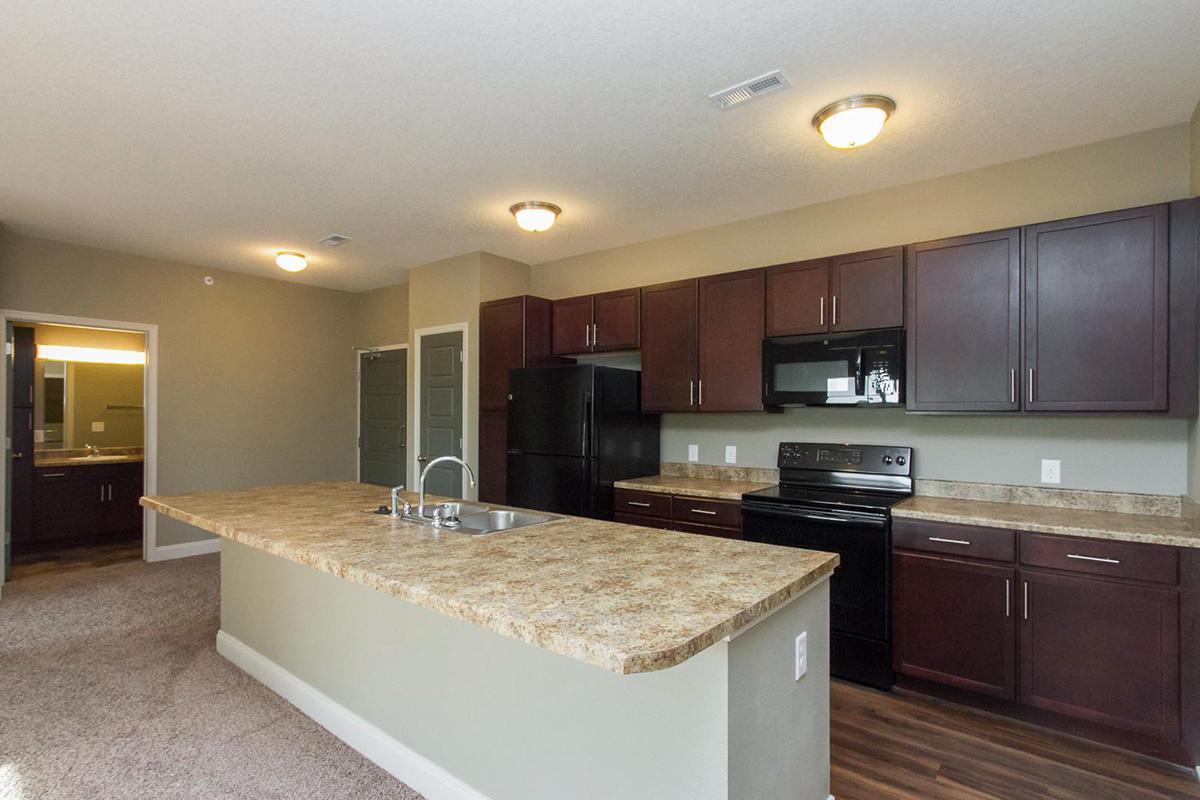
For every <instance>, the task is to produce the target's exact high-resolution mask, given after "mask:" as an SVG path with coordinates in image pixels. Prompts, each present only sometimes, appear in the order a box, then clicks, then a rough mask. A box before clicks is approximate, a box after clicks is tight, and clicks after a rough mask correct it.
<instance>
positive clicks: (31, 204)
mask: <svg viewBox="0 0 1200 800" xmlns="http://www.w3.org/2000/svg"><path fill="white" fill-rule="evenodd" d="M3 20H4V22H3V24H2V25H0V54H2V55H0V115H2V116H0V166H2V168H3V171H2V172H0V175H2V177H0V221H3V223H4V224H6V225H8V226H9V227H11V228H12V229H14V230H16V231H19V232H24V233H28V234H32V235H37V236H45V237H50V238H57V239H65V240H68V241H74V242H79V243H83V244H90V245H95V246H99V247H106V248H111V249H115V250H122V251H127V252H133V253H139V254H144V255H150V256H157V257H163V258H170V259H175V260H180V261H187V262H191V263H196V264H203V265H209V266H214V267H222V268H226V269H233V270H240V271H244V272H250V273H255V274H260V275H266V276H271V277H279V278H285V279H286V280H291V281H297V282H303V283H312V284H317V285H322V286H329V287H334V288H340V289H348V290H360V289H367V288H372V287H376V286H382V285H386V284H389V283H395V282H397V281H400V280H403V279H404V271H405V269H407V268H409V267H412V266H415V265H418V264H422V263H426V262H429V261H433V260H436V259H439V258H444V257H447V256H451V255H455V254H459V253H464V252H470V251H475V250H487V251H490V252H494V253H498V254H500V255H504V256H508V257H510V258H515V259H518V260H521V261H526V262H530V263H538V262H543V261H547V260H551V259H555V258H560V257H563V256H568V255H573V254H577V253H582V252H588V251H591V250H596V249H601V248H606V247H613V246H617V245H621V244H627V243H630V242H636V241H642V240H646V239H652V238H656V237H659V236H664V235H669V234H673V233H679V232H683V231H686V230H692V229H696V228H702V227H706V226H709V225H714V224H719V223H723V222H729V221H733V220H737V219H743V218H746V217H752V216H757V215H760V214H765V213H770V212H773V211H779V210H783V209H787V208H794V207H797V206H802V205H806V204H809V203H813V202H819V201H822V200H827V199H831V198H834V197H840V196H845V195H849V194H855V193H858V192H863V191H869V190H872V189H876V188H881V187H884V186H890V185H896V184H901V183H907V182H910V181H915V180H921V179H924V178H929V177H933V176H936V175H943V174H948V173H952V172H959V171H962V170H966V169H972V168H975V167H981V166H985V165H988V164H994V163H999V162H1003V161H1009V160H1012V159H1015V158H1021V157H1025V156H1030V155H1035V154H1038V153H1044V152H1049V151H1052V150H1058V149H1061V148H1065V147H1070V146H1073V145H1077V144H1084V143H1087V142H1092V141H1097V140H1101V139H1107V138H1111V137H1115V136H1119V135H1122V134H1127V133H1134V132H1137V131H1142V130H1147V129H1150V128H1156V127H1160V126H1164V125H1169V124H1172V123H1178V122H1182V121H1184V120H1186V119H1187V118H1188V117H1189V115H1190V114H1191V111H1192V109H1193V108H1194V107H1195V105H1196V101H1197V99H1200V97H1198V95H1200V47H1197V46H1196V41H1197V38H1196V37H1197V33H1198V31H1200V15H1198V14H1197V5H1196V2H1195V0H1178V1H1177V2H1171V1H1168V0H1158V1H1156V0H1148V1H1147V2H1139V3H1130V2H1128V0H1092V1H1091V2H1082V1H1081V0H1063V1H1060V2H1047V1H1046V0H1042V1H1041V2H1026V1H1025V0H1010V1H1009V2H983V1H982V0H972V2H956V3H946V2H912V1H911V0H905V1H897V0H887V1H886V2H881V1H879V0H860V2H855V3H842V4H838V3H824V2H822V3H816V2H807V1H804V0H801V1H799V2H798V1H797V0H753V2H749V1H748V0H721V1H720V2H695V0H692V1H691V2H680V1H679V0H657V1H656V2H651V3H647V2H645V0H636V2H635V1H634V0H606V1H605V2H602V3H597V2H594V1H593V0H588V1H586V2H585V1H584V0H557V2H554V3H524V4H514V3H500V2H481V1H480V0H448V1H439V2H432V3H431V2H419V3H418V2H409V1H408V0H341V2H338V3H332V2H328V0H287V2H283V0H257V2H254V3H246V2H244V0H211V1H210V2H205V3H171V2H165V3H164V2H161V0H160V1H159V2H149V1H148V0H146V1H144V2H135V1H134V0H108V1H107V2H103V3H77V2H76V3H62V2H26V3H14V2H10V3H5V4H4V9H3ZM775 68H783V69H784V70H785V71H786V73H787V75H788V77H789V79H790V80H791V82H792V84H793V85H792V88H790V89H788V90H787V91H784V92H778V93H775V94H772V95H769V96H767V97H764V98H762V99H760V100H757V101H755V102H753V103H750V104H748V105H746V106H743V107H740V108H736V109H734V110H731V111H725V112H722V111H718V110H716V109H715V107H713V106H712V105H711V104H710V103H709V101H708V99H707V95H708V93H710V92H712V91H715V90H718V89H723V88H725V87H726V86H728V85H730V84H732V83H736V82H738V81H740V80H743V79H746V78H750V77H754V76H756V75H759V74H761V73H764V72H767V71H769V70H772V69H775ZM860 92H876V93H884V94H888V95H890V96H892V97H894V98H895V99H896V101H897V103H898V105H899V109H898V111H897V113H896V115H895V117H894V118H893V120H892V122H891V123H889V125H888V127H887V129H886V130H885V131H884V134H883V135H882V136H881V137H880V138H879V139H878V140H877V141H876V142H875V143H874V144H873V145H871V146H870V147H868V148H865V149H862V150H858V151H852V152H838V151H834V150H832V149H830V148H828V147H826V146H825V145H824V144H823V143H822V142H821V141H820V140H819V139H818V138H817V136H816V135H815V133H814V132H813V131H812V129H811V127H810V125H809V120H810V118H811V116H812V114H813V113H814V112H815V111H816V110H817V109H818V108H820V107H821V106H822V105H824V104H825V103H826V102H828V101H830V100H834V99H836V98H839V97H842V96H844V95H848V94H853V93H860ZM524 199H545V200H550V201H552V202H555V203H558V204H559V205H561V206H562V207H563V208H564V213H563V215H562V217H561V219H560V222H559V224H558V225H557V226H556V227H555V228H554V229H553V230H552V231H550V232H549V233H547V234H541V235H532V234H527V233H523V232H521V231H520V230H518V229H517V227H516V225H515V224H513V220H512V218H511V216H510V215H509V214H508V211H507V209H508V206H509V205H510V204H511V203H513V202H515V201H518V200H524ZM334 232H337V233H344V234H347V235H349V236H352V237H353V239H354V241H353V242H351V243H350V244H348V245H345V246H343V247H342V248H340V249H337V250H329V249H325V248H320V247H317V246H316V242H317V240H319V239H321V238H322V237H324V236H325V235H326V234H329V233H334ZM277 249H300V250H304V251H306V252H308V253H309V254H310V255H311V256H312V266H310V268H309V269H308V270H307V271H305V272H303V273H299V274H298V275H295V276H290V275H286V276H285V275H284V274H283V273H282V272H281V271H279V270H278V269H276V268H275V267H274V266H273V265H272V263H271V260H270V254H271V253H272V252H273V251H274V250H277Z"/></svg>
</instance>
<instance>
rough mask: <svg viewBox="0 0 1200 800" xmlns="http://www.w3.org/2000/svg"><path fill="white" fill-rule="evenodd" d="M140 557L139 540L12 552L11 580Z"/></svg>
mask: <svg viewBox="0 0 1200 800" xmlns="http://www.w3.org/2000/svg"><path fill="white" fill-rule="evenodd" d="M141 557H142V540H141V539H135V540H132V541H129V542H118V543H114V544H101V545H94V546H92V547H72V548H69V549H66V550H55V551H52V552H49V553H37V554H35V555H25V556H14V557H13V564H12V580H14V581H16V580H20V579H21V578H28V577H31V576H34V575H49V574H54V573H59V572H74V571H76V570H80V569H93V568H95V567H107V566H109V565H110V564H121V563H124V562H126V561H137V560H138V559H140V558H141Z"/></svg>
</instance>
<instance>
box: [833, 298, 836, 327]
mask: <svg viewBox="0 0 1200 800" xmlns="http://www.w3.org/2000/svg"><path fill="white" fill-rule="evenodd" d="M833 324H834V325H837V295H836V294H835V295H834V296H833Z"/></svg>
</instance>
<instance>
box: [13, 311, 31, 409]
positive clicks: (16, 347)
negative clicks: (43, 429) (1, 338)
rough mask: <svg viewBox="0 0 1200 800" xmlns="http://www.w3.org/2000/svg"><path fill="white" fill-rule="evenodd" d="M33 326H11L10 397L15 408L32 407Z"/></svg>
mask: <svg viewBox="0 0 1200 800" xmlns="http://www.w3.org/2000/svg"><path fill="white" fill-rule="evenodd" d="M34 354H35V349H34V341H33V328H27V327H22V326H14V327H13V361H12V365H13V371H12V382H13V386H12V398H13V406H14V407H16V408H33V359H34Z"/></svg>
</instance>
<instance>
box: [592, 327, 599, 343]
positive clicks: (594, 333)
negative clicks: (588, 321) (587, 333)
mask: <svg viewBox="0 0 1200 800" xmlns="http://www.w3.org/2000/svg"><path fill="white" fill-rule="evenodd" d="M599 331H600V326H599V325H597V324H596V323H595V322H593V323H592V349H595V348H596V337H597V336H598V335H599Z"/></svg>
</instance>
